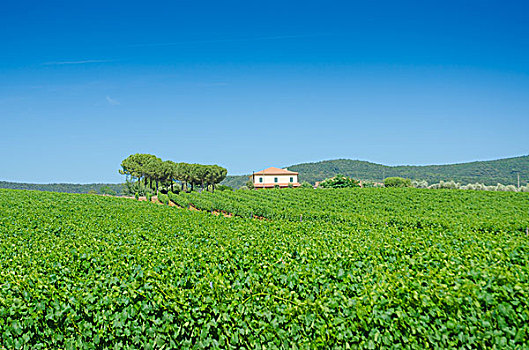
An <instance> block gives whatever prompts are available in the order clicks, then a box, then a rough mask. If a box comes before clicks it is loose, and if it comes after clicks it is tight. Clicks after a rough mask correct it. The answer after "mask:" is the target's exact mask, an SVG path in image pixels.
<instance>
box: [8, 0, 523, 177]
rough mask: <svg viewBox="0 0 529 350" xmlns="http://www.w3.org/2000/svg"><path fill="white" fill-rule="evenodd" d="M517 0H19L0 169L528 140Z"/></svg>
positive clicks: (487, 155) (388, 154) (397, 160)
mask: <svg viewBox="0 0 529 350" xmlns="http://www.w3.org/2000/svg"><path fill="white" fill-rule="evenodd" d="M528 4H529V3H528V2H526V1H486V0H479V1H398V2H396V1H362V2H354V1H306V0H305V1H273V0H272V1H171V2H131V1H127V2H119V1H113V2H102V1H101V2H100V1H90V2H83V3H78V2H72V1H61V2H59V1H45V2H44V1H39V2H37V1H35V2H30V1H20V2H16V3H15V2H13V1H12V2H8V3H6V4H3V6H2V11H1V12H0V44H1V47H2V49H1V50H0V121H1V130H2V133H1V135H2V137H1V138H0V157H1V159H2V162H1V164H2V165H1V166H0V180H8V181H24V182H40V183H44V182H79V183H87V182H119V181H122V180H123V178H122V177H121V176H120V175H119V174H118V169H119V164H120V162H121V160H122V159H124V158H126V157H127V156H128V155H129V154H132V153H153V154H156V155H158V156H159V157H161V158H163V159H171V160H174V161H185V162H196V163H205V164H219V165H222V166H224V167H226V168H227V169H228V171H229V173H231V174H244V173H251V172H252V171H254V170H260V169H263V168H266V167H268V166H288V165H291V164H296V163H301V162H309V161H318V160H323V159H335V158H350V159H362V160H369V161H373V162H378V163H382V164H388V165H396V164H443V163H456V162H464V161H472V160H485V159H494V158H501V157H510V156H518V155H525V154H529V141H528V140H529V137H528V130H529V24H528V23H529V5H528Z"/></svg>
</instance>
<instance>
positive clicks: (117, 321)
mask: <svg viewBox="0 0 529 350" xmlns="http://www.w3.org/2000/svg"><path fill="white" fill-rule="evenodd" d="M169 197H170V198H171V199H172V200H173V201H175V202H176V203H177V204H179V205H180V206H182V207H184V208H178V207H169V206H165V205H157V204H153V203H147V202H138V201H135V200H133V199H122V198H112V197H102V196H96V195H75V194H61V193H47V192H33V191H17V190H0V341H1V345H0V348H2V347H3V348H7V349H11V348H28V349H29V348H31V349H33V348H107V347H108V348H111V347H112V348H120V347H128V348H153V349H154V348H156V349H157V348H186V347H196V348H203V347H212V348H216V347H220V348H247V349H250V348H295V347H299V348H332V347H337V348H349V347H350V348H368V349H374V348H386V347H387V348H391V347H392V348H498V349H500V348H501V349H503V348H528V347H529V235H528V234H527V227H529V195H528V194H527V193H512V192H508V193H507V192H506V193H500V192H474V191H456V190H454V191H448V190H446V191H445V190H418V189H384V188H382V189H350V190H316V191H315V190H311V189H308V190H301V189H296V190H288V189H287V190H270V191H236V192H216V193H214V194H210V193H207V194H206V193H203V194H195V193H193V194H184V195H170V196H169ZM190 205H193V206H194V207H197V208H200V209H203V211H202V212H197V211H190V210H188V209H186V207H188V206H190ZM214 210H224V211H226V212H229V213H233V214H235V215H236V216H235V217H224V216H222V215H219V216H216V215H212V214H211V213H210V212H209V211H214ZM254 216H258V217H263V218H265V220H258V219H253V217H254Z"/></svg>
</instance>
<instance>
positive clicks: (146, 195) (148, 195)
mask: <svg viewBox="0 0 529 350" xmlns="http://www.w3.org/2000/svg"><path fill="white" fill-rule="evenodd" d="M145 198H147V202H151V200H152V193H151V192H147V193H146V194H145Z"/></svg>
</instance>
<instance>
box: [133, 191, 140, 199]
mask: <svg viewBox="0 0 529 350" xmlns="http://www.w3.org/2000/svg"><path fill="white" fill-rule="evenodd" d="M134 198H136V200H138V199H140V194H139V193H138V192H136V193H134Z"/></svg>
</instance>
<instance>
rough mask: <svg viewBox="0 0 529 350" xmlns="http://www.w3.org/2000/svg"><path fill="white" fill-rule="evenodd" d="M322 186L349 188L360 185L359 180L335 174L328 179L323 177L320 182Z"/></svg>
mask: <svg viewBox="0 0 529 350" xmlns="http://www.w3.org/2000/svg"><path fill="white" fill-rule="evenodd" d="M320 187H322V188H350V187H360V181H358V180H355V179H353V178H350V177H347V176H344V175H336V176H335V177H332V178H330V179H325V180H323V181H322V182H321V183H320Z"/></svg>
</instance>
